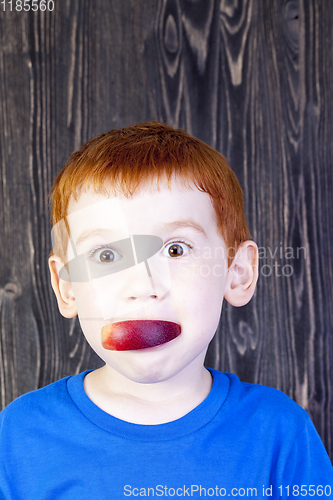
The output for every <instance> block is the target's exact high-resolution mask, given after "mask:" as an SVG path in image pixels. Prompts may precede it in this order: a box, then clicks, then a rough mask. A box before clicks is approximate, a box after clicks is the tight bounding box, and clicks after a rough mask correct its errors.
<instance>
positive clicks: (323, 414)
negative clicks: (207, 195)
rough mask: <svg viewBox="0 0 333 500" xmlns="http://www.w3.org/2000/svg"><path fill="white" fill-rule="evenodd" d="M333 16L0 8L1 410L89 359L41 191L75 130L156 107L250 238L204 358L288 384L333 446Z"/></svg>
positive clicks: (68, 3) (169, 7)
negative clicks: (228, 171) (205, 167)
mask: <svg viewBox="0 0 333 500" xmlns="http://www.w3.org/2000/svg"><path fill="white" fill-rule="evenodd" d="M332 25H333V3H332V2H331V1H330V0H298V1H297V0H273V1H272V0H262V1H260V2H259V1H257V0H158V1H156V0H140V2H137V1H136V0H122V1H121V2H119V1H117V0H95V1H94V2H90V1H88V0H61V2H60V1H58V2H57V1H55V9H54V11H53V12H45V13H40V12H37V13H24V12H8V11H6V12H3V11H1V9H0V131H1V132H0V158H1V180H0V217H1V219H0V242H1V246H0V251H1V259H0V318H1V323H0V324H1V327H0V346H1V355H0V398H1V407H4V406H5V405H7V404H8V403H9V402H10V401H11V400H12V399H14V398H16V397H17V396H18V395H19V394H22V393H24V392H27V391H28V390H32V389H35V388H37V387H42V386H44V385H46V384H48V383H50V382H52V381H54V380H57V379H59V378H61V377H63V376H65V375H69V374H74V373H78V372H79V371H82V370H84V369H87V368H95V367H97V366H100V365H101V362H100V360H99V359H98V358H97V356H96V355H95V354H94V353H93V352H92V351H91V349H90V348H89V346H88V345H87V343H86V341H85V340H84V337H83V335H82V332H81V329H80V326H79V324H78V321H77V320H65V319H64V318H62V317H61V316H60V314H59V312H58V309H57V305H56V301H55V298H54V296H53V292H52V290H51V286H50V283H49V271H48V268H47V256H48V253H49V251H50V250H51V240H50V229H51V228H50V223H49V210H48V203H47V193H48V191H49V189H50V187H51V185H52V181H53V179H54V177H55V175H56V173H57V172H58V171H59V170H60V168H61V167H62V165H63V163H64V161H65V159H66V158H67V156H68V155H69V154H70V153H71V152H72V151H73V150H74V149H76V148H77V147H79V146H80V145H81V144H82V143H84V142H85V141H86V140H87V139H89V138H91V137H93V136H95V135H97V134H99V133H101V132H104V131H107V130H110V129H111V128H119V127H122V126H126V125H130V124H132V123H136V122H140V121H144V120H151V119H157V120H160V121H165V122H167V123H170V124H172V125H176V126H180V127H183V128H185V129H186V130H188V131H189V132H190V133H192V134H193V135H195V136H197V137H199V138H201V139H203V140H204V141H206V142H208V143H209V144H211V145H212V146H214V147H216V148H217V149H218V150H219V151H221V152H222V153H223V154H224V155H225V156H226V157H227V158H228V160H229V161H230V164H231V165H232V167H233V169H234V170H235V172H236V174H237V176H238V178H239V179H240V181H241V184H242V186H243V189H244V194H245V200H246V214H247V219H248V222H249V226H250V229H251V231H252V234H253V237H254V239H255V240H256V241H257V243H258V246H259V247H260V265H261V271H260V279H259V284H258V288H257V292H256V295H255V297H254V299H253V300H252V301H251V303H250V304H249V305H248V306H245V307H243V308H238V309H235V308H232V307H228V305H227V304H224V306H223V314H222V316H221V321H220V325H219V329H218V333H217V335H216V337H215V338H214V340H213V342H212V344H211V346H210V348H209V352H208V355H207V364H208V365H210V366H213V367H215V368H219V369H221V370H223V371H232V372H234V373H236V374H237V375H239V377H240V378H241V380H244V381H249V382H254V383H263V384H266V385H270V386H272V387H277V388H278V389H281V390H282V391H284V392H285V393H286V394H288V395H289V396H291V397H293V398H294V399H295V400H296V401H297V402H298V403H299V404H301V405H302V406H303V407H304V408H306V409H307V410H308V411H309V413H310V416H311V418H312V419H313V421H314V423H315V425H316V427H317V429H318V431H319V433H320V435H321V437H322V439H323V441H324V444H325V446H326V448H327V450H328V452H329V453H330V455H331V457H333V418H332V417H333V400H332V399H333V398H332V396H333V394H332V391H333V336H332V326H333V312H332V311H333V308H332V303H333V290H332V283H333V264H332V247H333V245H332V243H333V223H332V221H333V213H332V212H333V209H332V206H333V204H332V192H333V180H332V145H333V125H332V116H333V109H332V108H333V95H332V94H333V90H332V88H333V87H332V83H331V82H332V78H333V55H332V54H333V51H332V42H333V40H332ZM207 314H209V311H207Z"/></svg>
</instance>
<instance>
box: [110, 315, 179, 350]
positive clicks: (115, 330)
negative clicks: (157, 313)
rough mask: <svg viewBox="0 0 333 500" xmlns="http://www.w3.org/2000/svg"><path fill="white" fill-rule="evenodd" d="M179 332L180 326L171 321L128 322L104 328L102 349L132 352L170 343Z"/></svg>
mask: <svg viewBox="0 0 333 500" xmlns="http://www.w3.org/2000/svg"><path fill="white" fill-rule="evenodd" d="M180 332H181V327H180V325H178V324H177V323H173V322H172V321H161V320H129V321H120V322H117V323H113V324H112V325H107V326H104V327H103V328H102V333H101V340H102V346H103V347H104V349H108V350H111V351H134V350H138V349H146V348H148V347H155V346H158V345H162V344H165V343H166V342H170V340H173V339H175V338H176V337H178V335H180Z"/></svg>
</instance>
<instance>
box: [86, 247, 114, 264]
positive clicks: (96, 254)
mask: <svg viewBox="0 0 333 500" xmlns="http://www.w3.org/2000/svg"><path fill="white" fill-rule="evenodd" d="M90 257H91V259H92V260H94V261H96V262H99V263H102V264H109V263H110V262H115V261H117V260H119V259H121V255H120V254H119V253H118V252H117V251H116V250H114V249H111V248H105V247H103V248H99V249H97V250H93V251H92V252H91V254H90Z"/></svg>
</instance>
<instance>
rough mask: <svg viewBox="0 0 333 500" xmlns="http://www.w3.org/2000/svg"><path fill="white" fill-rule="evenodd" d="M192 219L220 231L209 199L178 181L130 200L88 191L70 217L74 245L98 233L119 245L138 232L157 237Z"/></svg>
mask: <svg viewBox="0 0 333 500" xmlns="http://www.w3.org/2000/svg"><path fill="white" fill-rule="evenodd" d="M189 219H191V220H192V221H194V222H195V221H196V222H197V223H198V226H201V227H205V228H207V229H208V230H210V231H213V232H214V233H215V232H216V230H217V226H216V217H215V211H214V209H213V206H212V202H211V198H210V196H209V195H208V194H207V193H204V192H202V191H200V190H199V189H197V188H196V187H195V186H194V185H192V186H191V185H186V184H184V182H183V181H181V180H179V179H173V180H172V182H171V183H168V182H167V181H166V180H165V179H164V180H162V181H160V182H159V183H158V184H157V183H155V184H154V183H151V184H150V185H148V186H143V187H142V188H139V189H138V190H137V191H136V192H135V193H134V194H133V196H129V197H128V196H125V194H123V193H122V192H116V191H114V190H113V191H111V190H109V191H107V190H106V191H105V192H102V193H96V192H94V191H92V190H87V191H84V192H81V193H80V195H79V197H78V198H77V201H76V200H74V199H73V198H72V199H71V200H70V203H69V205H68V215H67V221H68V223H69V228H70V237H71V239H72V241H73V243H74V244H76V243H77V242H78V241H79V240H80V239H81V237H83V238H86V237H87V235H88V234H91V233H92V232H93V231H95V230H104V229H105V230H108V231H109V232H110V234H109V236H110V241H116V240H120V239H123V238H127V237H129V235H130V234H132V233H133V234H134V233H135V232H137V233H139V234H140V233H146V234H157V233H156V232H158V233H160V231H161V228H162V227H163V226H165V227H166V228H167V229H172V227H170V225H171V224H172V223H174V222H175V221H182V220H183V221H184V220H189ZM183 227H184V224H183ZM175 228H176V227H175ZM111 233H113V234H111Z"/></svg>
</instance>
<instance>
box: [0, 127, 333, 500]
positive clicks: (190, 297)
mask: <svg viewBox="0 0 333 500" xmlns="http://www.w3.org/2000/svg"><path fill="white" fill-rule="evenodd" d="M52 202H53V212H52V215H53V223H54V228H53V243H54V248H53V252H52V254H51V256H50V259H49V265H50V272H51V283H52V287H53V290H54V292H55V295H56V298H57V302H58V306H59V310H60V312H61V314H62V315H63V316H65V317H67V318H72V317H74V316H76V315H78V317H79V321H80V324H81V327H82V330H83V333H84V335H85V337H86V339H87V340H88V342H89V343H90V345H91V346H92V348H93V349H94V350H95V351H96V353H97V354H98V355H99V356H100V357H101V358H102V359H103V360H104V362H105V365H104V366H103V367H102V368H100V369H98V370H95V371H88V372H84V373H81V374H79V375H76V376H74V377H66V378H65V379H62V380H60V381H58V382H55V383H54V384H51V385H49V386H48V387H45V388H43V389H40V390H38V391H34V392H32V393H29V394H26V395H24V396H22V397H20V398H18V399H17V400H16V401H14V402H13V403H11V405H9V406H8V407H7V408H6V409H5V410H4V411H3V412H2V414H1V418H2V420H1V439H0V447H1V450H0V455H1V462H0V467H1V468H0V492H1V494H2V496H1V498H4V499H13V498H15V499H22V500H29V499H33V500H36V499H75V500H77V499H80V500H82V499H89V500H91V499H104V498H105V499H108V498H110V499H119V498H124V497H131V496H132V497H136V496H150V497H152V496H157V497H160V496H162V497H163V496H169V497H170V496H175V497H189V496H191V497H197V498H199V497H211V498H219V497H221V496H232V497H238V498H239V497H243V496H255V497H259V498H263V497H266V496H269V497H272V498H280V497H287V496H299V495H300V496H311V497H314V498H319V497H324V498H327V497H332V486H333V469H332V466H331V464H330V461H329V459H328V456H327V454H326V452H325V449H324V447H323V445H322V443H321V441H320V439H319V437H318V435H317V433H316V431H315V429H314V427H313V425H312V423H311V421H310V419H309V417H308V416H307V414H306V412H305V411H304V410H302V409H301V408H300V407H299V406H298V405H297V404H296V403H294V402H293V401H292V400H290V399H289V398H288V397H287V396H285V395H284V394H283V393H281V392H279V391H277V390H274V389H271V388H267V387H263V386H255V385H251V384H246V383H241V382H240V381H239V379H238V378H237V377H236V376H235V375H232V374H222V373H220V372H218V371H215V370H207V369H206V368H204V358H205V354H206V350H207V347H208V344H209V342H210V340H211V339H212V337H213V335H214V333H215V331H216V329H217V326H218V322H219V318H220V313H221V307H222V301H223V298H225V299H226V300H227V301H228V302H229V303H230V304H232V305H234V306H242V305H245V304H246V303H247V302H248V301H249V300H250V299H251V297H252V295H253V293H254V290H255V286H256V281H257V277H258V257H257V246H256V244H255V243H254V242H253V241H252V240H251V239H250V234H249V231H248V229H247V226H246V221H245V216H244V210H243V198H242V191H241V188H240V186H239V184H238V181H237V179H236V178H235V175H234V174H233V172H232V171H231V169H230V167H229V166H228V164H227V162H226V160H225V159H224V158H223V157H222V156H221V155H220V154H219V153H217V152H216V151H215V150H213V149H212V148H211V147H209V146H207V145H206V144H204V143H202V142H201V141H199V140H197V139H195V138H193V137H191V136H189V135H188V134H187V133H185V132H183V131H181V130H174V129H173V128H171V127H169V126H166V125H162V124H158V123H146V124H139V125H136V126H133V127H128V128H125V129H121V130H119V131H111V132H109V133H108V134H104V135H101V136H99V137H97V138H96V139H93V140H91V141H90V142H88V143H87V144H86V145H85V146H83V147H82V148H81V149H80V150H79V151H78V152H76V153H74V154H73V155H72V156H71V157H70V159H69V161H68V163H67V164H66V165H65V167H64V168H63V170H62V171H61V172H60V173H59V174H58V176H57V178H56V180H55V183H54V186H53V190H52Z"/></svg>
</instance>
